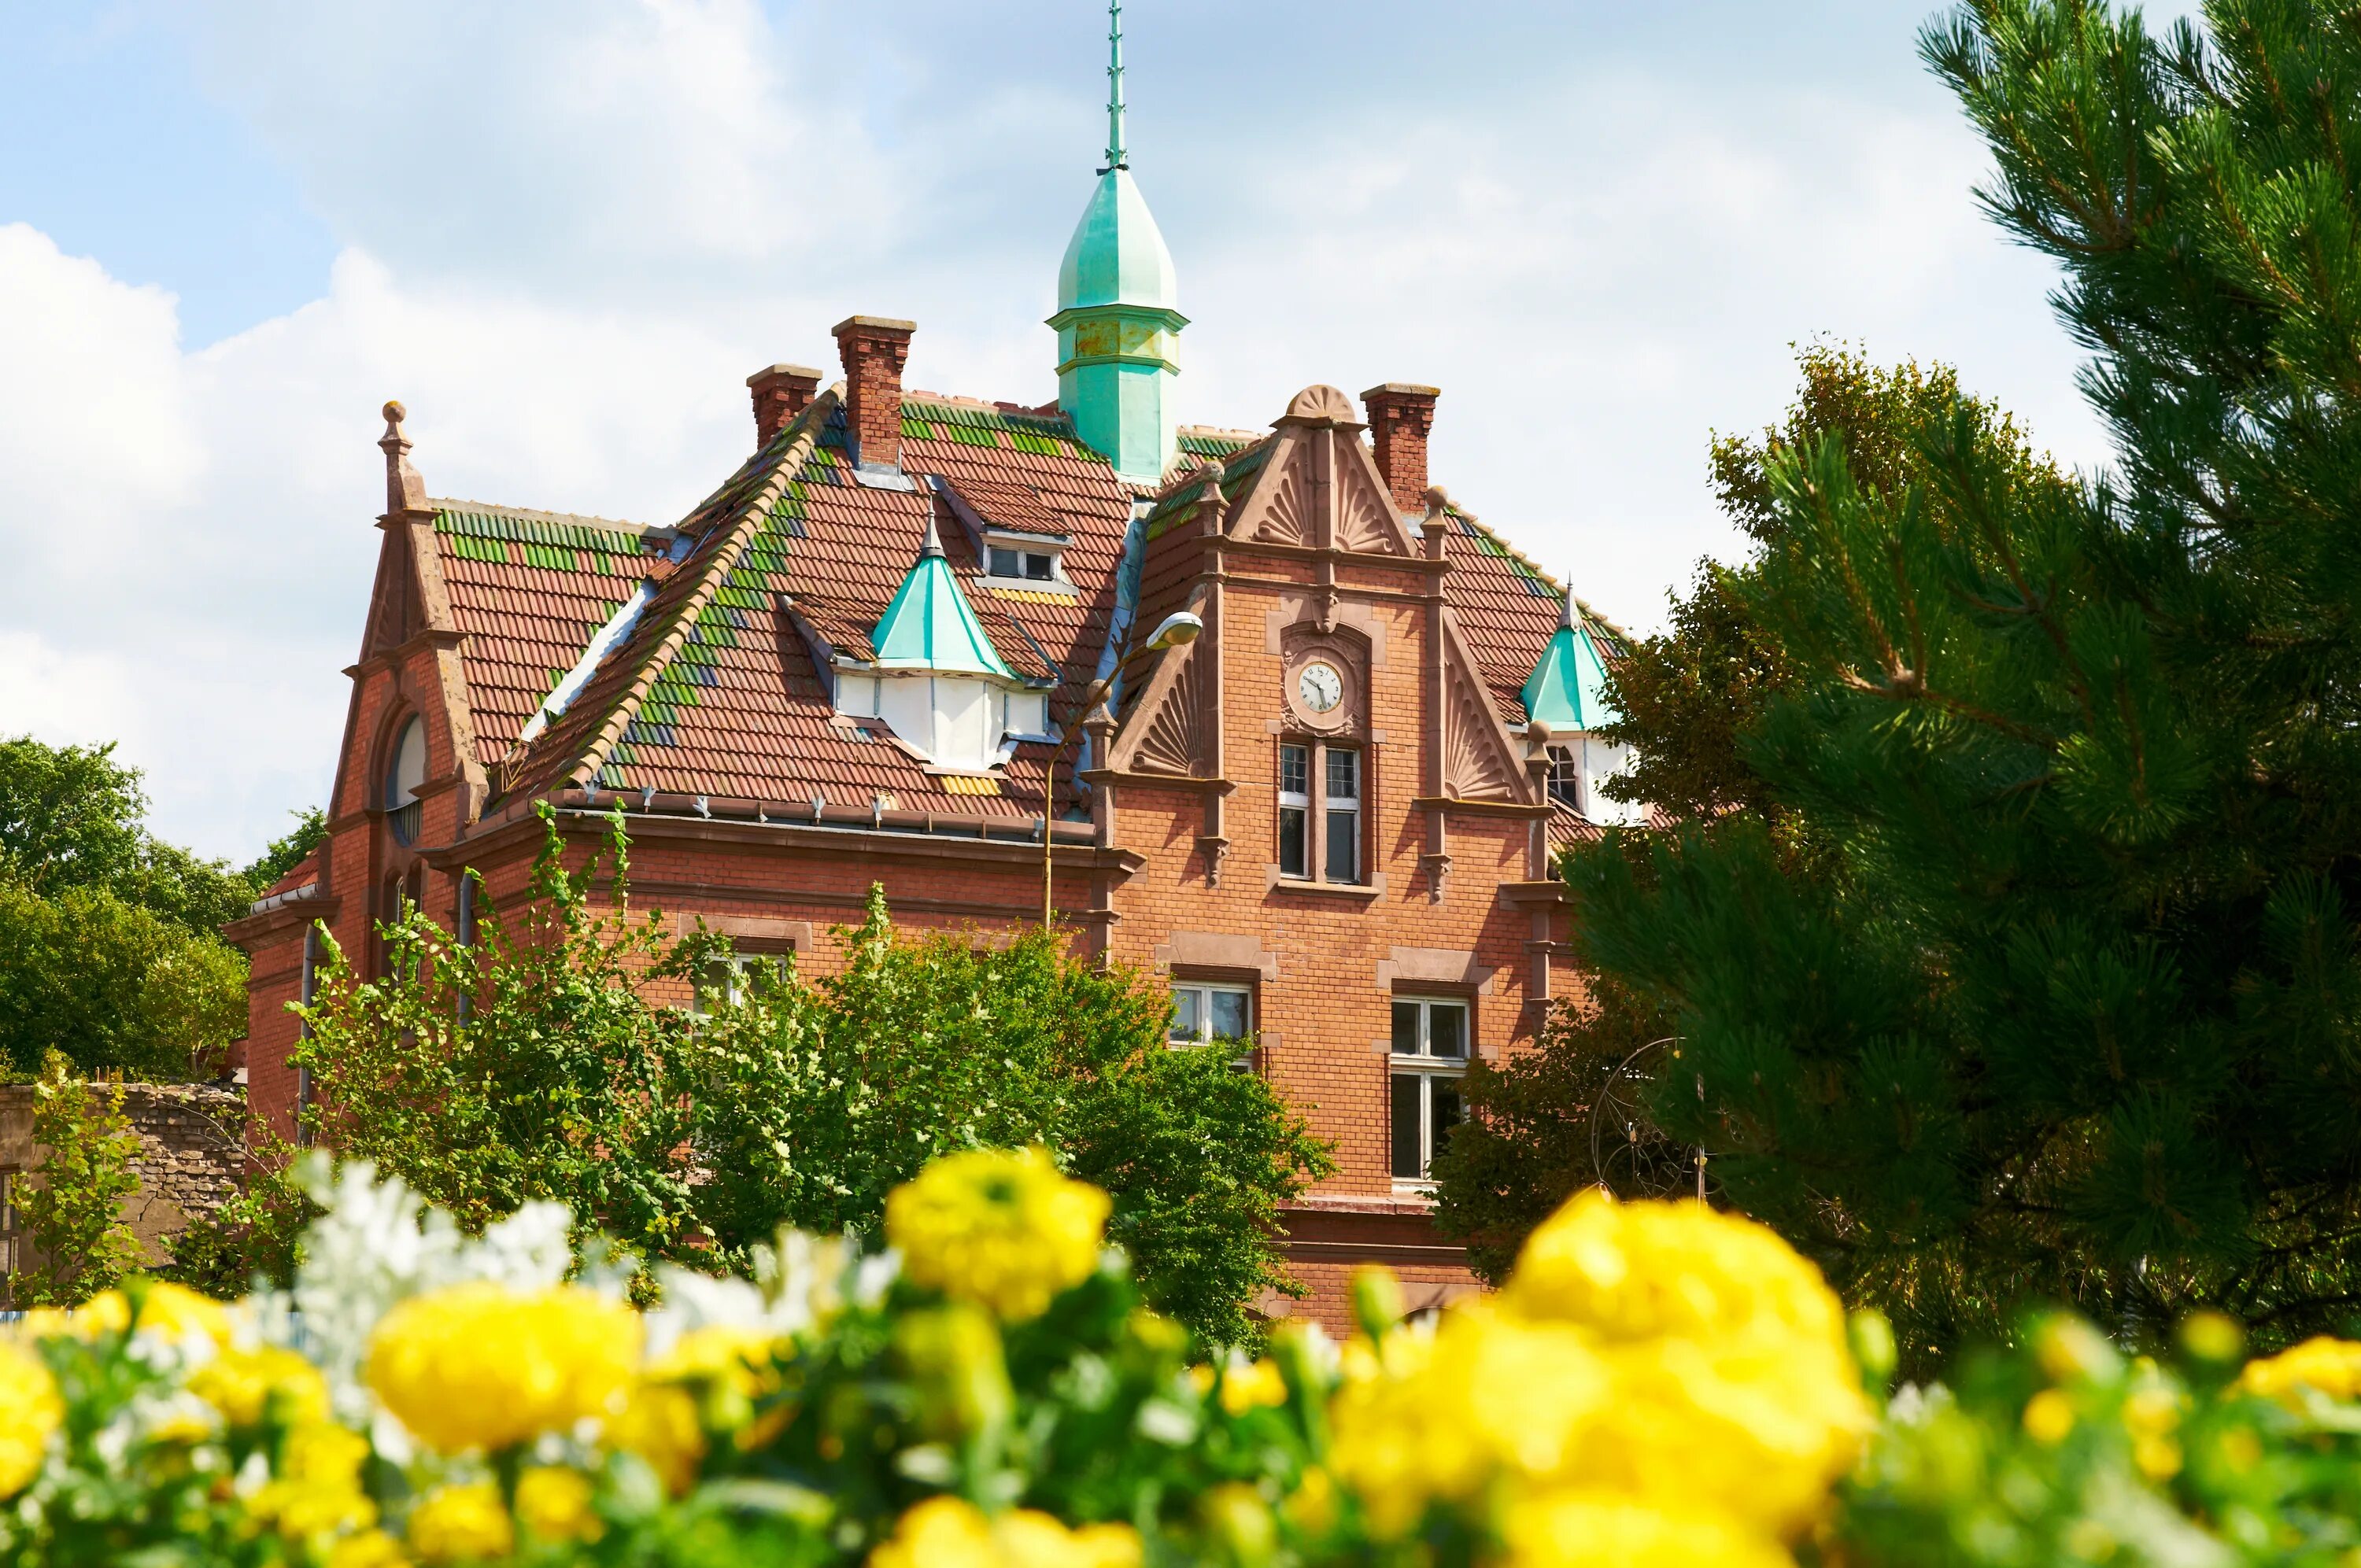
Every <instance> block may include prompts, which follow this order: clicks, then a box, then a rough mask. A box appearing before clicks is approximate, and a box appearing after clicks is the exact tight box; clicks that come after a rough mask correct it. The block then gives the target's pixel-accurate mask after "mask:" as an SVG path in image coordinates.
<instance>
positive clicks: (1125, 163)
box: [1099, 0, 1131, 174]
mask: <svg viewBox="0 0 2361 1568" xmlns="http://www.w3.org/2000/svg"><path fill="white" fill-rule="evenodd" d="M1130 167H1131V155H1130V154H1129V153H1128V152H1127V151H1126V149H1125V148H1124V145H1123V0H1107V148H1106V168H1105V169H1102V170H1099V172H1100V173H1102V174H1104V173H1106V172H1108V170H1115V169H1128V168H1130Z"/></svg>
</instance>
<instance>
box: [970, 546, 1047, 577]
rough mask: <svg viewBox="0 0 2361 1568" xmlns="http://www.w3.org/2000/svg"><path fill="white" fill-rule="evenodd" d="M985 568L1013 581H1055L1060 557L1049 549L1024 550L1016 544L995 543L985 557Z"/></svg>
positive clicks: (997, 575) (988, 571)
mask: <svg viewBox="0 0 2361 1568" xmlns="http://www.w3.org/2000/svg"><path fill="white" fill-rule="evenodd" d="M984 569H985V571H986V572H987V573H989V574H990V575H991V576H995V577H999V578H1002V579H1004V580H1005V581H1008V582H1012V583H1053V582H1056V581H1057V580H1058V558H1057V556H1056V555H1055V554H1052V553H1051V552H1049V551H1047V550H1024V549H1019V548H1017V547H1016V546H1014V545H1007V544H994V545H993V546H991V548H990V551H989V553H988V554H987V555H986V557H985V562H984Z"/></svg>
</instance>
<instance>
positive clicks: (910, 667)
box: [835, 520, 1049, 773]
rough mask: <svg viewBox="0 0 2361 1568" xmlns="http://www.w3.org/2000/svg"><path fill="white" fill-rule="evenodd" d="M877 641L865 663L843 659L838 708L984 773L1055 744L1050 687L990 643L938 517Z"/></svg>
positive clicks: (955, 767) (942, 759)
mask: <svg viewBox="0 0 2361 1568" xmlns="http://www.w3.org/2000/svg"><path fill="white" fill-rule="evenodd" d="M873 644H874V646H875V648H876V656H875V657H874V658H873V659H871V660H869V661H868V662H866V663H856V662H853V661H851V660H847V659H845V658H843V657H842V656H841V655H840V656H839V657H838V658H837V660H836V662H835V671H836V707H837V711H838V712H839V713H841V714H843V715H845V716H846V717H848V718H879V719H883V720H884V722H885V723H886V724H887V725H888V726H889V727H891V729H893V731H894V733H895V736H896V737H897V738H898V739H900V740H902V741H903V742H904V743H905V744H906V745H908V746H909V747H910V748H911V749H913V750H914V751H917V752H919V753H920V754H921V755H923V756H924V757H925V758H926V759H927V761H928V762H929V763H931V764H932V765H933V766H935V767H938V768H941V769H944V770H945V771H947V772H952V773H965V772H975V773H981V772H983V771H984V770H986V769H989V768H993V767H996V766H998V765H999V764H1000V763H1002V762H1006V761H1007V760H1008V753H1009V751H1010V749H1011V748H1012V747H1013V746H1014V745H1015V744H1016V741H1018V740H1047V739H1049V691H1048V689H1047V688H1046V687H1045V686H1043V685H1036V684H1034V683H1031V682H1028V681H1026V680H1025V679H1023V678H1022V677H1020V676H1019V675H1018V674H1016V672H1015V671H1014V670H1012V669H1010V668H1009V667H1008V663H1007V662H1006V661H1005V660H1004V659H1003V658H1001V656H1000V651H999V650H998V649H997V648H994V646H993V645H992V639H991V638H990V637H989V636H987V635H985V633H984V630H983V623H982V622H980V621H978V620H976V616H975V609H974V607H973V606H972V605H970V604H969V603H968V601H967V596H966V595H965V594H963V593H961V591H960V586H959V580H958V578H957V577H955V576H953V575H952V573H951V569H950V562H949V561H947V560H946V559H945V558H944V555H943V543H942V537H941V535H940V534H939V532H937V531H936V528H935V525H934V523H933V521H931V520H929V521H928V524H927V538H926V543H924V544H923V545H921V546H920V547H919V550H918V558H917V561H916V562H914V563H913V564H912V565H911V567H910V573H909V576H906V577H904V578H903V579H902V586H901V587H900V588H898V589H896V590H895V594H894V602H893V603H892V604H890V605H888V606H886V608H885V614H884V617H883V618H882V619H880V620H879V621H878V622H877V631H876V635H875V637H874V639H873Z"/></svg>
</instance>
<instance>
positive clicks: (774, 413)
mask: <svg viewBox="0 0 2361 1568" xmlns="http://www.w3.org/2000/svg"><path fill="white" fill-rule="evenodd" d="M746 385H747V387H748V389H751V390H752V392H753V394H754V444H755V445H757V446H767V445H769V444H771V437H773V436H774V435H776V434H778V433H779V432H780V431H781V430H782V429H784V428H785V425H786V423H787V422H788V421H789V420H791V419H793V418H795V417H796V415H797V414H799V413H801V412H803V411H804V410H806V409H807V408H809V407H811V400H812V399H813V397H814V396H816V395H817V394H818V391H819V372H818V371H817V370H815V369H813V368H812V367H810V366H808V365H774V366H772V367H770V368H769V369H767V370H757V371H755V372H754V373H753V374H752V376H749V377H747V378H746Z"/></svg>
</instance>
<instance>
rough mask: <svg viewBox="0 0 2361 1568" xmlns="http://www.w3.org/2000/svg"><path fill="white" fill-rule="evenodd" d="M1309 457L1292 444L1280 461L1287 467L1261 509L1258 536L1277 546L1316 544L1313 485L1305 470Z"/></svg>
mask: <svg viewBox="0 0 2361 1568" xmlns="http://www.w3.org/2000/svg"><path fill="white" fill-rule="evenodd" d="M1307 456H1308V454H1306V452H1305V451H1304V449H1303V448H1302V447H1301V446H1300V445H1291V446H1290V447H1289V449H1288V450H1287V451H1286V452H1284V453H1283V454H1282V455H1281V456H1280V459H1279V461H1280V462H1281V463H1282V464H1283V465H1284V466H1283V467H1282V468H1281V470H1280V472H1279V477H1278V478H1277V480H1276V481H1274V482H1272V483H1271V484H1270V485H1269V488H1268V497H1267V499H1265V500H1264V501H1263V504H1262V505H1261V507H1260V508H1259V509H1257V510H1259V512H1260V514H1261V515H1260V517H1259V518H1258V519H1257V521H1256V523H1255V530H1254V536H1255V537H1256V538H1257V539H1267V540H1269V541H1270V542H1271V543H1277V544H1309V543H1312V483H1311V476H1309V475H1308V474H1306V473H1305V472H1304V471H1303V470H1304V463H1305V460H1306V458H1307Z"/></svg>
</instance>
